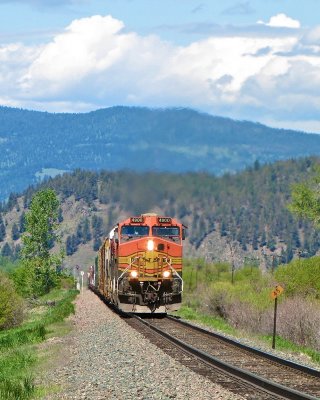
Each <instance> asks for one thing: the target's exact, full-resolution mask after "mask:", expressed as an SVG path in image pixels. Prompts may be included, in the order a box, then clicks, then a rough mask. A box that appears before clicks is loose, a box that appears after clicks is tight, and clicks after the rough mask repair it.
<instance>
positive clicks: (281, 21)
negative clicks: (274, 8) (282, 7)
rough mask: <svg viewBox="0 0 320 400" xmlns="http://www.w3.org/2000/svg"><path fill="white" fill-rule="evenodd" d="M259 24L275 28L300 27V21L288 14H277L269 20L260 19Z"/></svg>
mask: <svg viewBox="0 0 320 400" xmlns="http://www.w3.org/2000/svg"><path fill="white" fill-rule="evenodd" d="M257 23H258V24H263V25H267V26H272V27H275V28H296V29H297V28H300V26H301V25H300V22H299V21H298V20H296V19H293V18H290V17H288V16H287V15H286V14H283V13H281V14H277V15H274V16H273V17H271V18H270V20H269V22H263V21H261V20H260V21H258V22H257Z"/></svg>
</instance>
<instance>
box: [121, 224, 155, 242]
mask: <svg viewBox="0 0 320 400" xmlns="http://www.w3.org/2000/svg"><path fill="white" fill-rule="evenodd" d="M148 235H149V227H148V226H145V225H123V227H122V228H121V236H126V237H128V238H130V239H132V238H134V237H139V236H148Z"/></svg>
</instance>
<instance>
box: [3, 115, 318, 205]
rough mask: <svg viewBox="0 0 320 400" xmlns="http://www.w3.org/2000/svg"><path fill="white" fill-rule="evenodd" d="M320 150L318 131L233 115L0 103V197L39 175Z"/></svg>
mask: <svg viewBox="0 0 320 400" xmlns="http://www.w3.org/2000/svg"><path fill="white" fill-rule="evenodd" d="M319 154H320V136H319V135H311V134H304V133H300V132H294V131H288V130H279V129H272V128H268V127H266V126H263V125H261V124H256V123H251V122H241V121H233V120H231V119H227V118H221V117H214V116H211V115H208V114H201V113H199V112H196V111H193V110H190V109H152V110H151V109H147V108H133V107H132V108H129V107H112V108H108V109H101V110H98V111H94V112H89V113H84V114H50V113H46V112H36V111H26V110H20V109H15V108H8V107H0V166H1V169H0V199H4V198H7V197H8V195H9V194H10V193H11V192H20V191H21V190H24V189H25V188H26V187H27V186H28V185H30V184H34V183H36V182H37V179H38V180H39V178H40V177H41V176H43V175H51V176H52V175H53V174H55V173H58V172H63V171H72V170H74V169H76V168H81V169H86V170H96V171H99V170H101V169H107V170H109V171H117V170H121V169H130V170H133V171H136V172H145V171H157V172H174V173H180V172H199V171H206V172H209V173H214V174H217V175H222V174H223V173H225V172H228V171H229V172H234V171H238V170H243V169H244V168H245V167H246V166H249V165H252V164H253V162H254V161H255V160H259V162H260V163H261V164H263V163H266V162H273V161H276V160H279V159H289V158H296V157H301V156H306V155H319Z"/></svg>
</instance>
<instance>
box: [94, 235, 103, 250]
mask: <svg viewBox="0 0 320 400" xmlns="http://www.w3.org/2000/svg"><path fill="white" fill-rule="evenodd" d="M101 244H102V242H101V239H100V238H99V237H98V238H97V237H95V238H94V240H93V250H94V251H98V250H99V248H100V246H101Z"/></svg>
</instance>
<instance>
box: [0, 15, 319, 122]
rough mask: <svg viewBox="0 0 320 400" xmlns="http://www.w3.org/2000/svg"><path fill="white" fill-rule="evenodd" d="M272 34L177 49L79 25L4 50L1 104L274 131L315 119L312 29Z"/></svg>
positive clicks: (117, 28)
mask: <svg viewBox="0 0 320 400" xmlns="http://www.w3.org/2000/svg"><path fill="white" fill-rule="evenodd" d="M268 31H269V29H268V30H266V32H265V34H264V36H263V35H261V34H260V35H259V36H252V35H241V34H240V33H239V34H238V36H236V35H232V36H229V37H227V36H224V37H223V36H213V35H212V36H209V37H207V38H206V39H203V40H200V41H197V42H194V43H191V44H190V45H188V46H174V45H172V44H169V43H167V42H165V41H162V40H161V39H160V38H159V37H157V36H139V35H137V34H136V33H134V32H128V31H127V30H126V29H125V26H124V24H123V22H122V21H119V20H117V19H115V18H113V17H111V16H104V17H103V16H93V17H90V18H83V19H79V20H75V21H73V22H72V23H71V24H70V25H69V26H68V27H67V28H66V29H65V30H64V31H63V32H61V33H60V34H58V35H56V36H55V37H54V38H53V39H52V41H51V42H50V43H48V44H44V45H42V46H38V47H34V48H33V47H26V46H23V45H22V44H11V45H7V46H3V47H0V101H1V103H2V104H7V105H16V106H18V105H20V106H23V107H26V108H35V109H40V110H44V109H46V110H49V111H55V112H57V111H76V112H78V111H86V110H90V109H95V108H99V107H106V106H111V105H115V104H123V105H141V106H153V107H167V106H188V107H194V108H196V109H199V110H203V111H207V112H212V113H214V114H221V115H228V116H230V117H233V118H237V119H251V120H258V121H262V122H263V121H267V120H269V121H275V122H274V124H276V121H280V122H279V125H281V120H283V121H289V120H291V121H292V126H294V125H296V126H301V125H302V122H301V121H303V120H305V119H309V120H310V121H315V120H317V119H319V120H320V118H319V116H320V95H319V93H320V78H318V77H319V76H320V57H318V55H317V54H315V53H314V51H311V52H310V48H312V49H313V48H314V44H313V43H314V40H315V37H316V35H317V31H316V30H315V31H313V32H311V31H310V32H309V36H308V32H307V33H306V34H305V35H304V36H303V37H302V38H301V37H300V36H301V34H300V31H299V30H297V29H290V30H288V32H285V33H283V32H282V34H281V36H278V37H277V36H275V35H274V33H273V32H272V34H271V33H268ZM266 49H267V51H266ZM8 93H10V96H8ZM286 123H287V122H286ZM299 124H300V125H299ZM308 126H309V127H310V126H315V124H314V123H313V122H310V124H309V125H308Z"/></svg>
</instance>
